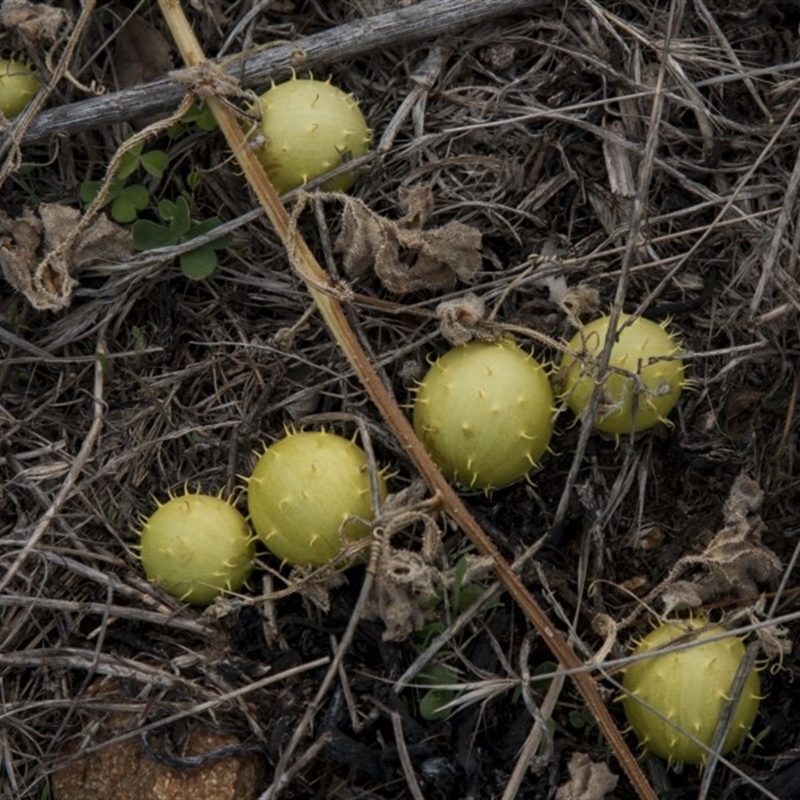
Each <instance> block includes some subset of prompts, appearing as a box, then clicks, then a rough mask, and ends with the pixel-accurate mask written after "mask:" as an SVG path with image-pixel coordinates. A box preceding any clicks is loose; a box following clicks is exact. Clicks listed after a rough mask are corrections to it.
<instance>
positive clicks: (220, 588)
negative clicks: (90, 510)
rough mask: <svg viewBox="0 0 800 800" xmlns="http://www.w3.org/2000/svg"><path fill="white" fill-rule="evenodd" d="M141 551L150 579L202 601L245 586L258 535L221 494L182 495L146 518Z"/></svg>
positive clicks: (189, 600)
mask: <svg viewBox="0 0 800 800" xmlns="http://www.w3.org/2000/svg"><path fill="white" fill-rule="evenodd" d="M140 551H141V558H142V566H143V567H144V571H145V574H146V575H147V578H148V579H149V580H151V581H152V582H153V583H155V584H157V585H158V586H160V587H161V588H162V589H164V591H166V592H169V594H171V595H173V596H174V597H177V598H179V599H180V600H183V601H184V602H187V603H192V604H193V605H200V606H203V605H208V604H209V603H210V602H211V601H212V600H213V599H214V598H215V597H217V596H218V595H220V594H222V593H223V592H225V591H231V592H235V591H238V590H239V589H240V588H241V587H242V585H243V584H244V582H245V581H246V580H247V578H248V577H249V576H250V572H251V571H252V569H253V563H254V558H255V538H254V537H253V536H252V534H251V533H250V529H249V528H248V526H247V521H246V520H245V518H244V517H243V516H242V515H241V514H240V513H239V512H238V511H237V510H236V509H235V508H234V507H233V506H232V505H231V504H230V503H228V502H226V501H225V500H223V499H222V498H221V497H212V496H210V495H205V494H183V495H180V496H178V497H171V498H170V499H169V500H167V502H166V503H163V504H161V505H159V506H158V508H157V509H156V511H155V512H154V513H153V514H152V516H150V517H149V518H148V519H147V521H146V522H145V524H144V527H143V528H142V538H141V542H140Z"/></svg>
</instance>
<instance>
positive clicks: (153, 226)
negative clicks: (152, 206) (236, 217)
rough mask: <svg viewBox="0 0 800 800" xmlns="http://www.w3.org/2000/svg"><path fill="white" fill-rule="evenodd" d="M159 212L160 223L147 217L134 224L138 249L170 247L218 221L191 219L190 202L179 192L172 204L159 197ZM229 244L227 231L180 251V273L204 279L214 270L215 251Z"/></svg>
mask: <svg viewBox="0 0 800 800" xmlns="http://www.w3.org/2000/svg"><path fill="white" fill-rule="evenodd" d="M158 215H159V216H160V217H161V219H162V220H163V221H164V222H165V223H166V224H164V225H161V224H159V223H157V222H152V221H151V220H147V219H140V220H137V221H136V222H134V223H133V246H134V248H135V249H137V250H154V249H156V248H157V247H172V246H174V245H178V244H182V243H183V242H188V241H190V240H191V239H195V238H197V237H198V236H201V235H202V234H204V233H208V232H209V231H211V230H213V229H214V228H216V227H218V226H219V225H220V224H221V220H220V219H219V218H218V217H209V218H208V219H206V220H203V221H202V222H193V221H192V216H191V212H190V210H189V203H188V201H187V200H186V198H185V197H184V196H183V195H181V196H180V197H178V199H177V200H176V201H175V202H174V203H173V202H172V201H171V200H162V201H161V202H160V203H159V204H158ZM230 243H231V236H230V234H225V235H224V236H220V237H219V238H218V239H214V240H213V241H211V242H207V243H206V244H203V245H201V246H200V247H196V248H194V249H193V250H189V251H188V252H186V253H181V255H180V257H179V260H180V265H181V272H183V274H184V275H185V276H186V277H187V278H191V279H192V280H202V279H203V278H207V277H208V276H209V275H211V273H212V272H213V271H214V270H215V269H216V267H217V263H218V258H217V252H216V251H217V250H223V249H224V248H226V247H228V245H229V244H230Z"/></svg>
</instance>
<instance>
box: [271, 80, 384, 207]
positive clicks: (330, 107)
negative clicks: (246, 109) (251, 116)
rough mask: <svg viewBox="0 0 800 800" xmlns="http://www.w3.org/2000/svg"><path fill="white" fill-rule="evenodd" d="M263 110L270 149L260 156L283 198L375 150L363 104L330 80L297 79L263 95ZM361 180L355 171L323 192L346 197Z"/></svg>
mask: <svg viewBox="0 0 800 800" xmlns="http://www.w3.org/2000/svg"><path fill="white" fill-rule="evenodd" d="M259 105H260V110H261V127H260V132H261V134H262V135H263V137H264V144H263V145H262V146H261V147H260V148H259V149H258V150H257V151H256V155H257V156H258V159H259V161H261V163H262V165H263V166H264V169H265V171H266V173H267V175H268V176H269V179H270V180H271V181H272V183H273V185H274V186H275V189H276V190H277V191H278V193H279V194H283V193H284V192H288V191H289V190H290V189H294V188H296V187H298V186H303V185H304V184H305V183H307V182H308V181H310V180H311V179H312V178H316V177H319V176H320V175H324V174H325V173H326V172H329V171H330V170H332V169H333V168H334V167H338V166H339V165H340V164H341V163H342V162H343V161H344V160H345V159H346V158H357V157H358V156H363V155H364V154H365V153H366V152H367V150H368V149H369V143H370V139H371V135H370V130H369V127H368V126H367V122H366V120H365V119H364V115H363V114H362V113H361V111H360V110H359V108H358V103H356V101H355V100H354V99H353V98H352V97H351V96H350V95H348V94H347V93H345V92H343V91H342V90H341V89H337V88H336V87H335V86H333V85H331V84H330V83H328V82H326V81H315V80H299V79H296V78H293V79H292V80H290V81H286V83H281V84H278V85H277V86H273V87H272V88H271V89H270V90H269V91H267V92H265V93H264V94H262V95H261V97H260V98H259ZM355 180H356V173H355V172H345V173H344V174H342V175H339V176H338V177H336V178H331V179H330V180H329V181H327V182H326V183H324V184H323V186H322V188H323V189H326V190H328V191H341V192H344V191H346V190H347V189H349V188H350V187H351V186H352V185H353V184H354V183H355Z"/></svg>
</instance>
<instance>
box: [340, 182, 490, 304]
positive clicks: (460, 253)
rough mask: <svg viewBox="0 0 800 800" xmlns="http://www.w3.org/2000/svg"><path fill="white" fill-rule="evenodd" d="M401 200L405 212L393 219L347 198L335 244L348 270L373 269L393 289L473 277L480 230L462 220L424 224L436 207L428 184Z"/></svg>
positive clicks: (360, 273)
mask: <svg viewBox="0 0 800 800" xmlns="http://www.w3.org/2000/svg"><path fill="white" fill-rule="evenodd" d="M400 201H401V203H402V205H403V208H404V211H405V214H404V216H403V217H402V218H401V219H399V220H397V221H394V220H390V219H386V218H385V217H382V216H380V215H378V214H376V213H375V212H373V211H371V210H370V209H369V208H368V207H367V206H366V205H364V203H362V202H360V201H359V200H356V199H354V198H347V200H346V201H345V207H344V211H343V214H342V232H341V233H340V234H339V237H338V238H337V240H336V250H337V251H338V252H340V253H343V254H344V255H343V263H344V269H345V271H346V272H347V274H348V276H349V277H351V278H363V277H364V276H366V275H368V274H370V273H371V272H375V274H376V275H377V276H378V277H379V278H380V279H381V281H382V282H383V284H384V286H385V287H386V288H387V289H388V290H389V291H391V292H394V293H395V294H407V293H409V292H413V291H417V290H419V289H444V288H448V287H452V286H453V285H454V284H455V281H456V278H459V279H461V280H462V281H471V280H472V279H473V278H474V277H475V275H476V273H477V272H478V270H479V269H480V267H481V253H480V248H481V233H480V231H479V230H478V229H477V228H473V227H472V226H470V225H465V224H463V223H461V222H448V223H447V224H446V225H443V226H441V227H439V228H432V229H430V230H422V228H423V226H424V225H425V223H426V222H427V221H428V219H429V218H430V215H431V212H432V210H433V196H432V194H431V192H430V189H429V188H428V187H424V186H417V187H414V188H412V189H410V190H408V191H407V192H405V193H404V194H402V195H401V198H400Z"/></svg>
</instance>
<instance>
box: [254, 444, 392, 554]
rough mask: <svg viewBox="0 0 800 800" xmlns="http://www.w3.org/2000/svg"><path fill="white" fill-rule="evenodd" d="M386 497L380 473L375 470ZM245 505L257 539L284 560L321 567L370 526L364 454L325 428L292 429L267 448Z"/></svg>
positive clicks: (366, 532)
mask: <svg viewBox="0 0 800 800" xmlns="http://www.w3.org/2000/svg"><path fill="white" fill-rule="evenodd" d="M378 481H379V486H380V493H381V495H382V496H385V493H386V486H385V483H384V480H383V477H382V476H380V475H378ZM247 507H248V509H249V512H250V521H251V522H252V523H253V527H254V528H255V530H256V533H257V534H258V538H259V539H261V541H262V542H263V543H264V544H265V545H266V546H267V547H268V548H269V549H270V550H271V551H272V552H273V553H274V554H275V555H276V556H277V557H278V558H280V559H281V560H282V561H285V562H287V563H288V564H295V565H299V564H311V565H313V566H321V565H322V564H327V563H328V562H330V561H332V560H333V559H334V558H335V557H336V556H337V555H338V554H339V552H340V551H341V549H342V540H343V537H344V538H345V539H349V540H351V541H358V540H359V539H363V538H364V537H365V536H367V535H368V534H369V527H368V526H367V525H366V524H364V523H362V522H359V521H358V520H350V521H349V522H346V520H348V518H349V517H359V518H360V519H362V520H366V521H371V520H372V519H373V517H374V516H375V510H374V506H373V503H372V492H371V490H370V478H369V467H368V464H367V456H366V453H365V452H364V451H363V450H362V449H361V448H360V447H359V446H358V445H356V444H355V443H354V442H352V441H350V440H349V439H345V438H343V437H342V436H337V435H336V434H333V433H327V432H325V431H303V432H301V433H291V434H289V435H288V436H286V437H285V438H284V439H281V440H280V441H279V442H277V443H275V444H274V445H272V447H268V448H267V449H266V450H265V451H264V453H263V454H262V455H261V457H260V458H259V459H258V463H257V464H256V467H255V469H254V470H253V474H252V475H251V476H250V478H249V479H248V481H247Z"/></svg>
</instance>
